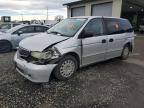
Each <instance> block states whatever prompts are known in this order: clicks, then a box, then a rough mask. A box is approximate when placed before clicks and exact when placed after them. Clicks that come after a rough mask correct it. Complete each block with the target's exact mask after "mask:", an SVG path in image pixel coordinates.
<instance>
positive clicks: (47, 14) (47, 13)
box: [47, 8, 49, 20]
mask: <svg viewBox="0 0 144 108" xmlns="http://www.w3.org/2000/svg"><path fill="white" fill-rule="evenodd" d="M48 19H49V18H48V8H47V20H48Z"/></svg>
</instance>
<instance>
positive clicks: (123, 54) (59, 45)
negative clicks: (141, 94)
mask: <svg viewBox="0 0 144 108" xmlns="http://www.w3.org/2000/svg"><path fill="white" fill-rule="evenodd" d="M134 36H135V35H134V32H133V29H132V26H131V24H130V23H129V21H128V20H126V19H119V18H110V17H75V18H70V19H65V20H63V21H62V22H60V23H58V24H56V25H55V26H54V27H52V28H50V29H49V30H48V31H47V33H45V34H39V35H38V36H35V37H30V38H27V39H24V40H23V41H21V42H20V44H19V49H18V51H17V53H16V55H15V57H14V61H15V65H16V70H17V71H18V72H19V73H20V74H21V75H23V76H24V77H25V78H27V79H29V80H30V81H32V82H48V81H49V78H50V76H51V74H52V73H53V74H54V76H55V77H56V78H57V79H59V80H66V79H69V78H71V77H72V76H73V75H74V73H75V72H76V70H77V69H78V68H81V67H84V66H87V65H89V64H92V63H95V62H100V61H104V60H108V59H111V58H115V57H120V58H121V59H124V60H125V59H127V58H128V56H129V53H130V52H132V50H133V45H134Z"/></svg>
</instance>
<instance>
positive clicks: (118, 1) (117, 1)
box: [67, 0, 122, 17]
mask: <svg viewBox="0 0 144 108" xmlns="http://www.w3.org/2000/svg"><path fill="white" fill-rule="evenodd" d="M107 2H113V6H112V16H113V17H120V16H121V8H122V0H98V1H94V2H87V3H81V4H77V5H72V6H68V7H67V9H68V14H67V16H68V17H71V9H72V8H75V7H81V6H85V16H91V13H92V12H91V11H92V9H91V8H92V5H93V4H101V3H107Z"/></svg>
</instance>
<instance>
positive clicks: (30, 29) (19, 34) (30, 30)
mask: <svg viewBox="0 0 144 108" xmlns="http://www.w3.org/2000/svg"><path fill="white" fill-rule="evenodd" d="M36 34H37V33H35V30H34V26H27V27H23V28H21V29H19V30H17V31H16V32H14V33H13V41H14V44H15V46H16V47H17V46H18V45H19V42H20V41H21V40H23V39H25V38H27V37H31V36H34V35H36Z"/></svg>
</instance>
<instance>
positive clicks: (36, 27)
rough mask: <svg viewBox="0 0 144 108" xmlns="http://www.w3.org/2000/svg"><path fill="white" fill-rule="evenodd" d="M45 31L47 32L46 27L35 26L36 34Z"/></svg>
mask: <svg viewBox="0 0 144 108" xmlns="http://www.w3.org/2000/svg"><path fill="white" fill-rule="evenodd" d="M46 30H48V28H47V27H43V26H35V31H36V32H45V31H46Z"/></svg>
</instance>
